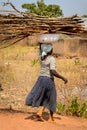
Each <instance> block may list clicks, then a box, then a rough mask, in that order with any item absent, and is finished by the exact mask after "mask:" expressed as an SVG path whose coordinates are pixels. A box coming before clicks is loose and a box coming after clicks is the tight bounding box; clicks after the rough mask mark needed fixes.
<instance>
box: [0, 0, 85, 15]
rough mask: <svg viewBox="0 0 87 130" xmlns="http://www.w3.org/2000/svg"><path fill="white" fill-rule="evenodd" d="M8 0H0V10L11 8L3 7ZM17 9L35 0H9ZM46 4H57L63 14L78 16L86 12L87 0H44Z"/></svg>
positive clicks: (35, 0) (9, 8)
mask: <svg viewBox="0 0 87 130" xmlns="http://www.w3.org/2000/svg"><path fill="white" fill-rule="evenodd" d="M7 1H8V0H0V10H12V8H11V7H10V6H9V5H8V6H5V7H3V6H2V5H3V2H7ZM9 1H10V2H12V4H13V5H14V6H15V7H16V8H17V9H18V10H19V11H24V10H23V9H22V8H21V5H22V4H24V3H33V2H34V3H36V2H37V0H9ZM44 1H45V3H46V4H47V5H48V4H57V5H59V6H60V8H61V9H62V11H63V14H64V16H71V15H74V14H78V15H80V16H82V15H84V14H87V0H44Z"/></svg>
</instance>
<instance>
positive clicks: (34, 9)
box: [22, 0, 63, 17]
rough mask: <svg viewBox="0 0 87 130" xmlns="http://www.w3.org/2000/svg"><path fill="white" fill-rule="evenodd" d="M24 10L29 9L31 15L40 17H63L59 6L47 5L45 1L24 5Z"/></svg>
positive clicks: (39, 0)
mask: <svg viewBox="0 0 87 130" xmlns="http://www.w3.org/2000/svg"><path fill="white" fill-rule="evenodd" d="M22 8H24V9H27V12H29V13H34V14H37V15H40V16H48V17H59V16H61V15H63V12H62V10H61V9H60V6H59V5H54V4H53V5H52V4H50V5H46V4H45V2H44V0H38V1H37V3H31V4H23V5H22Z"/></svg>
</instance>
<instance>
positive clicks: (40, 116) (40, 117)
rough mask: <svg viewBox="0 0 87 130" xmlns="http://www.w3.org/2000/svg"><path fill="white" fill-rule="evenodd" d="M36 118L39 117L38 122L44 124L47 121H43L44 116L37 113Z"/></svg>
mask: <svg viewBox="0 0 87 130" xmlns="http://www.w3.org/2000/svg"><path fill="white" fill-rule="evenodd" d="M36 116H37V120H38V121H43V122H44V121H45V120H44V119H43V117H42V115H39V114H38V113H37V115H36Z"/></svg>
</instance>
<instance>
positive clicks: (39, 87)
mask: <svg viewBox="0 0 87 130" xmlns="http://www.w3.org/2000/svg"><path fill="white" fill-rule="evenodd" d="M52 51H53V46H52V44H40V65H41V71H40V76H39V78H38V80H37V82H36V83H35V85H34V87H33V88H32V90H31V92H30V93H29V94H28V96H27V98H26V105H29V106H32V107H39V108H40V109H39V112H38V113H37V117H38V118H39V119H40V120H42V121H43V120H44V119H43V118H42V112H43V111H44V108H48V109H49V111H50V117H49V121H54V118H53V113H54V112H56V89H55V84H54V76H55V77H57V78H60V79H62V80H63V81H64V83H67V79H66V78H64V77H63V76H61V75H60V74H59V73H57V72H56V63H55V59H54V57H53V56H52Z"/></svg>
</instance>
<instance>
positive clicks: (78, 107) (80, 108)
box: [57, 97, 87, 118]
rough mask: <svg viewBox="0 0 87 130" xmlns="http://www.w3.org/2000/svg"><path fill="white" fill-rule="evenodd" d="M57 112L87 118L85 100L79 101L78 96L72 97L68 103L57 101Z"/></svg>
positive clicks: (86, 103)
mask: <svg viewBox="0 0 87 130" xmlns="http://www.w3.org/2000/svg"><path fill="white" fill-rule="evenodd" d="M57 113H58V114H62V113H66V114H68V115H72V116H78V117H84V118H87V102H79V101H78V97H74V98H73V99H72V100H71V102H70V104H68V105H67V104H66V105H63V104H62V103H59V104H58V105H57Z"/></svg>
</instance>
